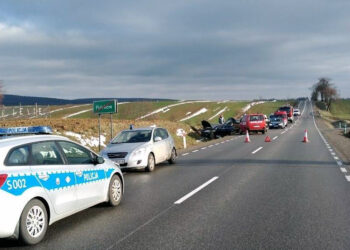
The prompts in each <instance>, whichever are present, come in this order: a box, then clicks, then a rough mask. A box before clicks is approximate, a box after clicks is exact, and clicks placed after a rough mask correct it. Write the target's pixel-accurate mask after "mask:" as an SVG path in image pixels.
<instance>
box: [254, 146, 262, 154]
mask: <svg viewBox="0 0 350 250" xmlns="http://www.w3.org/2000/svg"><path fill="white" fill-rule="evenodd" d="M262 149H263V147H259V148H257V149H256V150H254V151H253V152H252V154H256V153H257V152H259V151H260V150H262Z"/></svg>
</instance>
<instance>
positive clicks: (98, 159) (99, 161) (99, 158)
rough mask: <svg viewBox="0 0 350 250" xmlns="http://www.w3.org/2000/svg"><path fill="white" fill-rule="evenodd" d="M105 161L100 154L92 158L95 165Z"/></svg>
mask: <svg viewBox="0 0 350 250" xmlns="http://www.w3.org/2000/svg"><path fill="white" fill-rule="evenodd" d="M103 163H105V159H104V158H103V157H101V156H97V157H96V158H95V159H94V164H95V165H98V164H103Z"/></svg>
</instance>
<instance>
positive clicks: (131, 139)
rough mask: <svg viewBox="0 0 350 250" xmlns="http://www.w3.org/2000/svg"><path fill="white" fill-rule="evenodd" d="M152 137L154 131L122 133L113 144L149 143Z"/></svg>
mask: <svg viewBox="0 0 350 250" xmlns="http://www.w3.org/2000/svg"><path fill="white" fill-rule="evenodd" d="M151 137H152V130H128V131H123V132H121V133H120V134H119V135H118V136H117V137H116V138H114V139H113V141H112V144H119V143H138V142H148V141H150V140H151Z"/></svg>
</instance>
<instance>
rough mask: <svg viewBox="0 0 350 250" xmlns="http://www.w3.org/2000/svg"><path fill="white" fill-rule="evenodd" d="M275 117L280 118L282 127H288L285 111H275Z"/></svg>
mask: <svg viewBox="0 0 350 250" xmlns="http://www.w3.org/2000/svg"><path fill="white" fill-rule="evenodd" d="M274 115H276V116H280V117H281V118H282V121H283V123H284V126H285V127H286V126H288V115H287V112H286V111H276V112H275V113H274Z"/></svg>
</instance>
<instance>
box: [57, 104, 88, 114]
mask: <svg viewBox="0 0 350 250" xmlns="http://www.w3.org/2000/svg"><path fill="white" fill-rule="evenodd" d="M87 105H91V104H83V105H75V106H72V107H68V108H59V109H55V110H52V111H50V113H51V114H52V113H55V112H57V111H62V110H66V109H72V108H79V107H84V106H87Z"/></svg>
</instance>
